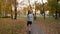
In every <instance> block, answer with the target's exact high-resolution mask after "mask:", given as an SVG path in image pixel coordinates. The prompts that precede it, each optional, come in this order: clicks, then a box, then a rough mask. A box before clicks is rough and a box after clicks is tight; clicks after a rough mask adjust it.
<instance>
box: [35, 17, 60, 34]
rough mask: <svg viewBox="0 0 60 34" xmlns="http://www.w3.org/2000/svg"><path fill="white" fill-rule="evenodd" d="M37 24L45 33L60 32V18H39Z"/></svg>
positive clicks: (55, 33) (53, 33) (59, 33)
mask: <svg viewBox="0 0 60 34" xmlns="http://www.w3.org/2000/svg"><path fill="white" fill-rule="evenodd" d="M36 21H37V25H38V26H39V27H40V28H42V30H43V31H44V33H45V34H60V19H57V20H56V19H54V18H51V17H50V18H46V19H45V20H44V19H43V18H42V17H41V18H37V20H36Z"/></svg>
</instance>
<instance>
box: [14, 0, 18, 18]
mask: <svg viewBox="0 0 60 34" xmlns="http://www.w3.org/2000/svg"><path fill="white" fill-rule="evenodd" d="M16 5H17V4H16V0H15V18H14V19H17V6H16Z"/></svg>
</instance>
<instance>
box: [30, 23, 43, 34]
mask: <svg viewBox="0 0 60 34" xmlns="http://www.w3.org/2000/svg"><path fill="white" fill-rule="evenodd" d="M31 32H32V33H31V34H44V33H43V32H42V30H41V29H40V28H39V27H38V26H37V25H36V24H35V23H33V24H32V31H31Z"/></svg>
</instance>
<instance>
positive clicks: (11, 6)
mask: <svg viewBox="0 0 60 34" xmlns="http://www.w3.org/2000/svg"><path fill="white" fill-rule="evenodd" d="M11 19H13V14H12V6H11Z"/></svg>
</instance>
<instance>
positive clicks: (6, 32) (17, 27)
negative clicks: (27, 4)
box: [0, 18, 26, 34]
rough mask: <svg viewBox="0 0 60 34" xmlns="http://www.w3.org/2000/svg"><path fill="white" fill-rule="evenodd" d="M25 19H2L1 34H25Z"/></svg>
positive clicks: (0, 20)
mask: <svg viewBox="0 0 60 34" xmlns="http://www.w3.org/2000/svg"><path fill="white" fill-rule="evenodd" d="M25 28H26V22H25V21H24V19H21V18H19V19H17V20H14V19H10V18H0V34H25Z"/></svg>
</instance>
